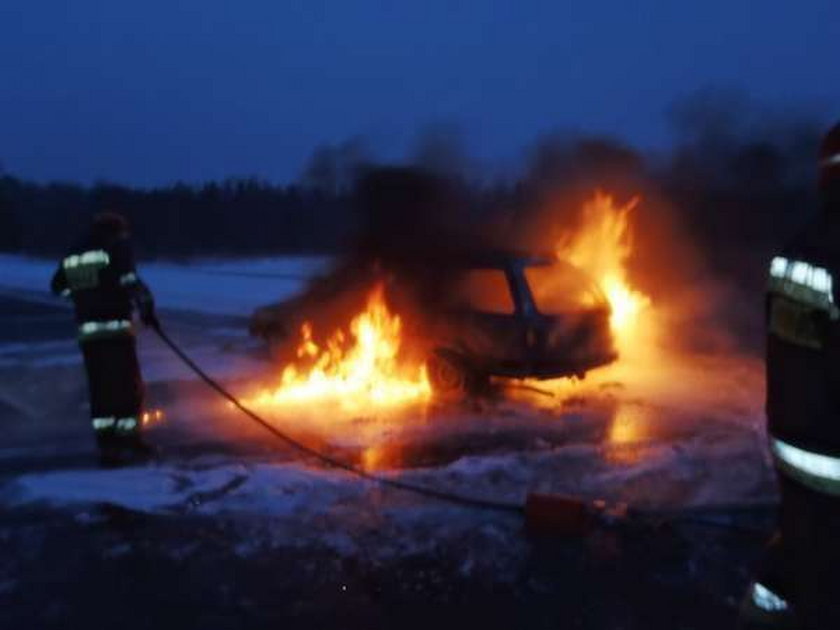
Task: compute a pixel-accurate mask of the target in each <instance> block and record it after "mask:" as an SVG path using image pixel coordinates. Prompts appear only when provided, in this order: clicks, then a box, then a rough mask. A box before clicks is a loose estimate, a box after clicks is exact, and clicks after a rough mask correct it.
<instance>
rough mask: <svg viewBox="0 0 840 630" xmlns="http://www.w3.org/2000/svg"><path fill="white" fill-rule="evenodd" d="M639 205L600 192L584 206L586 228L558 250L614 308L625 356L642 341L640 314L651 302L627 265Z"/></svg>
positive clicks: (616, 332) (614, 321) (614, 328)
mask: <svg viewBox="0 0 840 630" xmlns="http://www.w3.org/2000/svg"><path fill="white" fill-rule="evenodd" d="M638 203H639V200H638V198H636V199H633V200H631V201H630V202H628V203H627V204H625V205H623V206H619V205H616V203H615V200H614V198H613V197H612V196H611V195H607V194H604V193H602V192H597V193H596V194H595V196H594V197H593V198H592V199H591V200H590V201H589V202H587V203H586V205H584V207H583V227H582V228H581V229H580V230H579V231H578V232H576V233H575V234H574V235H572V236H571V237H570V238H566V239H565V240H564V241H562V242H561V243H560V244H559V245H558V247H557V253H558V256H559V257H560V258H563V259H565V260H568V261H569V262H571V263H572V264H574V265H575V266H577V267H579V268H581V269H583V270H584V271H586V272H587V273H589V275H590V276H592V277H593V278H594V279H595V280H596V282H598V284H599V285H600V287H601V290H602V291H603V292H604V294H605V295H606V297H607V300H608V301H609V304H610V308H611V309H612V315H611V317H610V325H611V329H612V332H613V336H614V337H615V341H616V345H617V346H618V350H619V352H620V353H622V354H623V353H626V352H628V351H629V350H631V349H632V347H633V346H634V344H636V343H637V342H638V341H639V339H638V335H639V332H640V331H639V326H640V321H641V317H640V315H641V314H642V313H643V312H644V311H645V310H646V309H647V308H648V307H649V306H650V303H651V302H650V299H649V298H648V297H647V296H646V295H644V294H642V293H640V292H639V291H637V290H635V289H634V288H633V287H632V286H631V284H630V282H629V280H628V278H627V262H628V260H629V258H630V256H631V254H632V253H633V244H632V234H631V230H630V220H629V215H630V213H631V212H632V210H633V209H634V208H635V207H636V206H637V205H638Z"/></svg>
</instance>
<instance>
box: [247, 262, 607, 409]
mask: <svg viewBox="0 0 840 630" xmlns="http://www.w3.org/2000/svg"><path fill="white" fill-rule="evenodd" d="M376 282H383V283H384V284H385V286H386V295H387V298H388V303H389V304H390V305H391V306H392V308H393V310H394V311H395V312H397V313H400V314H406V313H410V316H408V317H405V316H404V321H405V326H404V330H405V336H406V342H407V344H406V345H407V346H408V347H409V348H410V349H411V352H412V353H413V354H419V355H422V356H420V357H418V358H420V359H422V360H425V361H426V362H427V366H428V373H429V378H430V381H431V383H432V386H433V387H434V388H435V390H436V391H439V392H467V393H475V392H478V391H480V390H481V389H482V388H483V386H484V385H486V383H487V382H488V381H489V379H490V377H506V378H515V379H524V378H534V379H548V378H558V377H564V376H577V377H582V376H584V375H585V373H586V372H587V371H589V370H591V369H593V368H596V367H599V366H602V365H606V364H608V363H610V362H612V361H613V360H615V358H616V356H617V355H616V352H615V350H614V346H613V340H612V337H611V334H610V327H609V319H610V308H609V305H608V303H607V301H606V299H605V298H604V296H603V294H602V293H601V292H600V290H599V289H598V287H597V285H596V284H595V283H594V282H593V281H592V280H591V279H590V278H589V277H588V276H586V275H585V274H584V273H583V272H582V271H580V270H579V269H577V268H576V267H574V266H572V265H570V264H569V263H566V262H564V261H560V260H557V259H556V258H555V257H553V256H550V255H532V254H523V253H517V252H509V251H502V252H498V251H496V252H489V251H488V252H480V253H459V254H456V255H449V256H446V257H443V258H437V259H434V260H432V259H428V258H426V259H412V260H404V261H401V262H400V263H399V264H395V265H392V267H391V269H389V270H388V271H387V272H384V271H383V270H382V269H381V268H380V267H379V266H376V268H370V269H365V270H364V271H360V269H359V267H358V266H353V265H350V266H347V267H345V268H344V269H343V270H341V271H337V272H334V273H332V274H330V275H329V276H327V277H325V278H322V279H320V280H318V281H316V282H314V283H313V285H312V286H311V287H310V289H309V290H308V291H307V292H306V293H305V294H303V295H301V296H297V297H294V298H291V299H289V300H286V301H284V302H280V303H278V304H274V305H269V306H266V307H262V308H260V309H257V310H256V311H255V312H254V314H253V316H252V317H251V321H250V325H249V329H250V332H251V334H252V335H254V336H256V337H259V338H262V339H264V340H265V341H266V342H268V343H269V344H270V346H272V347H273V348H275V349H276V350H277V352H276V354H277V355H278V356H279V357H280V358H282V359H285V358H291V355H290V354H289V353H288V351H289V350H290V348H289V347H288V346H289V345H290V344H289V341H292V342H293V341H294V340H295V339H296V335H297V331H298V330H299V327H300V325H301V324H302V323H303V321H310V322H313V328H315V329H316V330H324V329H325V328H327V327H328V326H330V324H333V325H334V322H336V321H346V315H345V317H341V316H337V314H338V313H345V314H346V313H353V312H358V310H359V309H360V308H361V306H362V304H361V303H360V302H359V299H360V296H364V295H365V294H366V289H369V288H370V287H371V286H373V285H374V284H375V283H376Z"/></svg>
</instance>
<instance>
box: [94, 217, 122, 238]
mask: <svg viewBox="0 0 840 630" xmlns="http://www.w3.org/2000/svg"><path fill="white" fill-rule="evenodd" d="M93 231H94V233H96V234H100V235H102V236H104V237H111V238H113V237H117V236H121V235H123V234H126V233H128V220H127V219H126V218H125V217H124V216H123V215H121V214H118V213H116V212H100V213H99V214H97V215H96V216H94V217H93Z"/></svg>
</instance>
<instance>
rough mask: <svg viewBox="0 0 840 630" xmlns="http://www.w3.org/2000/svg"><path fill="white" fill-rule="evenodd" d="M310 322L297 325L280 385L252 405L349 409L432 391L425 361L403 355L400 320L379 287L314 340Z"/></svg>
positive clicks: (405, 400)
mask: <svg viewBox="0 0 840 630" xmlns="http://www.w3.org/2000/svg"><path fill="white" fill-rule="evenodd" d="M313 333H314V331H313V329H312V325H311V324H310V323H309V322H306V323H304V324H303V326H301V331H300V334H301V340H300V343H299V344H298V347H297V359H298V360H297V362H294V363H291V364H289V365H287V366H285V367H284V368H283V371H282V373H281V376H280V385H279V387H277V388H276V389H275V390H273V391H264V392H262V393H260V394H259V395H258V396H257V397H256V398H255V399H253V400H252V401H251V403H252V404H254V405H257V406H273V407H289V406H304V405H307V404H311V403H314V402H318V403H319V404H323V403H328V402H330V401H332V402H334V403H336V404H337V405H338V406H339V407H341V408H343V409H345V410H349V411H365V410H370V409H374V410H375V409H383V408H394V407H399V406H404V405H407V404H410V403H417V402H423V401H426V400H428V399H429V398H430V396H431V386H430V384H429V381H428V378H427V376H426V367H425V365H420V366H414V367H413V368H412V367H409V366H407V365H406V364H405V361H403V360H402V359H403V357H402V356H401V349H402V345H403V335H402V320H401V318H400V317H399V315H395V314H394V313H392V312H391V310H390V309H389V308H388V304H387V303H386V300H385V292H384V288H383V287H382V286H381V285H378V286H377V287H375V288H374V289H373V290H372V291H371V292H370V294H369V296H368V299H367V305H366V307H365V309H364V310H363V311H362V312H361V313H359V314H358V315H356V316H355V317H354V318H353V320H352V321H351V322H350V326H349V334H347V333H345V332H344V331H343V330H341V329H339V330H337V331H336V332H334V333H333V335H332V336H331V337H330V338H329V339H327V341H326V343H325V344H324V345H319V344H318V343H317V342H316V341H315V338H314V334H313Z"/></svg>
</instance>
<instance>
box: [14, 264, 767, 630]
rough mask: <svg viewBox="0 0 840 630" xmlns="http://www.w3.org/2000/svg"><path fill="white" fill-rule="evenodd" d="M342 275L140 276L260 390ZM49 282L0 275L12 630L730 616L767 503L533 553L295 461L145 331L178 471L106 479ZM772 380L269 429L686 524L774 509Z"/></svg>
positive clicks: (304, 267)
mask: <svg viewBox="0 0 840 630" xmlns="http://www.w3.org/2000/svg"><path fill="white" fill-rule="evenodd" d="M326 264H327V261H325V260H323V259H310V258H296V259H274V260H260V261H237V262H220V261H200V262H197V263H193V264H189V265H176V264H167V263H157V264H153V265H147V266H145V268H144V272H145V273H144V275H145V277H146V279H147V281H148V283H149V284H150V285H151V287H152V289H153V290H154V291H155V292H156V294H157V297H158V302H159V305H160V307H161V309H162V319H163V321H164V323H165V325H166V326H167V328H168V329H169V331H170V334H171V335H172V336H173V337H175V338H176V339H177V340H178V341H179V342H180V343H182V344H183V345H184V347H185V348H186V349H187V351H188V352H189V353H190V354H191V355H192V356H193V357H194V358H195V359H196V360H197V361H198V362H199V363H200V364H202V365H203V366H206V368H207V369H208V371H209V372H211V373H212V374H213V375H214V376H217V377H219V378H220V379H222V380H223V381H224V382H225V383H226V384H227V385H228V386H230V387H231V388H232V389H233V390H234V391H237V392H240V393H245V392H247V391H248V390H249V388H251V387H253V386H254V384H255V383H264V384H270V383H271V382H272V380H273V379H276V375H277V368H276V366H273V365H272V364H271V363H270V362H269V361H268V359H267V356H266V353H265V351H264V350H263V349H262V348H261V347H260V346H259V344H256V343H255V342H253V341H252V340H250V339H249V338H248V337H247V334H246V332H245V322H246V320H247V316H248V315H249V314H250V311H251V310H252V309H253V308H254V307H255V306H258V305H261V304H263V303H266V302H269V301H272V300H274V299H277V298H280V297H282V296H284V295H288V294H289V293H291V292H294V291H296V290H299V289H300V288H302V287H303V286H304V284H305V282H306V280H307V278H308V277H310V276H311V275H312V274H313V273H317V271H318V270H319V269H322V268H323V267H324V265H326ZM50 272H51V264H50V263H47V262H44V261H38V260H32V259H25V258H20V257H11V256H3V257H0V324H1V325H0V415H2V426H3V427H4V438H3V442H2V447H0V505H2V508H0V509H2V514H3V515H2V516H1V517H0V553H2V555H3V558H4V560H6V561H5V562H4V563H2V564H0V610H2V611H3V612H2V613H0V627H3V628H5V627H9V628H13V627H29V628H35V627H53V626H55V627H76V626H81V624H83V623H90V624H93V625H94V626H101V627H108V626H116V624H117V623H119V624H120V626H121V627H127V628H134V627H137V628H141V627H153V626H154V627H156V628H168V627H173V628H175V627H178V628H184V627H201V628H216V627H218V628H230V627H277V626H278V624H281V623H282V624H283V625H284V626H285V627H313V626H316V625H317V626H320V627H339V628H355V627H360V628H362V627H363V628H379V627H383V628H385V627H394V626H395V625H396V624H398V623H399V624H400V626H401V627H421V626H422V627H427V626H428V625H429V624H430V623H435V624H438V625H441V624H443V625H444V627H448V626H449V625H450V624H451V625H452V626H455V625H463V624H465V623H469V624H470V625H471V626H472V625H474V624H475V625H478V624H481V625H483V626H485V627H493V628H495V627H500V628H501V627H505V628H510V627H522V628H556V627H570V628H640V629H641V628H645V629H657V628H663V629H664V628H668V630H673V629H674V628H706V627H711V626H712V625H713V624H715V625H717V626H719V627H725V626H722V625H721V624H731V623H732V620H733V619H734V614H735V610H736V607H737V600H738V598H739V597H740V595H741V591H742V589H743V588H744V587H745V585H746V582H747V580H748V577H749V573H750V569H751V568H752V565H753V563H754V562H755V560H756V558H757V557H758V556H759V554H760V549H761V546H762V544H763V542H764V537H765V536H766V534H767V533H768V532H769V527H770V525H771V522H772V508H771V507H770V508H763V509H762V508H760V507H759V508H756V509H754V510H751V511H748V512H746V513H742V512H741V511H737V514H736V511H734V510H731V509H719V510H716V511H714V512H712V513H710V514H706V515H704V519H705V520H711V521H714V523H717V524H723V525H727V524H728V525H732V524H734V525H737V528H732V527H718V526H710V525H709V524H708V523H706V524H702V523H697V522H696V519H695V522H685V523H683V522H681V523H676V524H674V523H668V522H665V523H662V524H659V525H658V526H657V525H645V526H640V525H634V526H627V527H623V526H618V527H614V528H608V529H600V530H597V531H594V532H592V533H591V534H589V535H587V536H585V537H583V538H578V539H573V540H533V539H529V538H528V537H526V536H525V535H524V533H523V527H522V523H521V522H520V521H519V520H518V518H517V517H515V516H505V515H499V514H495V513H487V512H476V511H470V510H465V509H463V508H459V507H455V506H449V505H445V504H440V503H438V502H435V501H432V500H428V499H423V498H418V497H416V496H414V495H410V494H406V493H403V492H399V491H396V490H390V489H382V488H380V487H377V486H375V485H373V484H371V482H368V481H362V480H359V479H356V478H353V477H350V476H348V475H346V474H344V473H339V472H336V471H333V470H326V469H324V468H322V467H319V466H317V465H316V463H315V462H312V461H307V460H305V459H301V458H300V457H299V456H298V455H297V454H296V453H294V452H292V451H290V450H289V449H287V448H285V447H283V446H282V445H279V444H277V443H276V442H275V441H273V439H272V438H271V436H269V435H267V434H266V433H264V431H263V430H262V429H260V428H259V427H254V426H251V425H249V423H248V421H247V420H245V419H243V418H241V417H239V416H238V415H237V413H236V412H235V410H233V409H230V408H229V407H228V406H227V405H225V404H224V403H223V402H222V401H220V400H219V399H217V398H215V397H214V394H213V393H212V392H210V391H208V390H207V389H206V388H205V387H204V386H203V385H202V384H201V383H200V382H198V381H197V380H196V378H195V377H194V376H193V375H192V374H190V373H189V372H188V371H187V370H186V368H184V367H183V366H182V365H181V364H180V363H179V362H178V361H177V359H176V358H175V357H174V356H173V355H172V354H171V353H170V352H169V351H168V350H167V349H166V348H165V347H164V346H163V345H162V344H161V343H160V341H159V340H157V339H156V338H155V337H153V336H152V335H150V334H148V333H142V334H141V335H140V347H141V354H142V362H143V366H144V372H145V375H146V378H147V380H148V381H149V392H148V395H149V403H150V405H151V406H154V407H160V408H163V409H165V410H166V414H167V417H166V419H165V421H163V422H161V423H159V424H157V425H154V426H153V427H152V428H151V429H150V434H151V435H150V437H151V439H152V441H154V442H156V443H158V444H160V445H161V446H162V449H163V455H162V457H161V459H160V461H158V462H156V463H154V464H151V465H148V466H143V467H134V468H126V469H121V470H115V471H103V470H99V469H97V468H96V467H95V465H94V461H95V458H94V450H93V444H92V439H91V436H90V434H89V430H88V426H87V420H86V408H85V405H86V391H85V383H84V378H83V373H82V370H81V364H80V359H79V357H78V352H77V349H76V347H75V344H74V342H73V337H72V336H73V324H72V321H71V315H70V312H69V310H68V307H67V305H65V304H63V303H62V302H60V301H58V300H55V299H53V298H52V297H50V296H49V295H48V294H47V292H46V287H47V284H48V281H49V275H50ZM759 368H760V366H759V365H758V363H757V362H755V361H749V360H746V359H744V360H738V361H735V362H732V361H731V360H729V359H724V358H716V357H697V358H696V359H692V360H690V361H688V362H687V363H686V364H685V365H684V366H682V367H681V369H680V371H679V372H678V373H675V374H674V375H673V380H674V381H675V382H674V386H673V387H672V388H669V389H668V391H659V390H653V389H652V390H648V389H645V388H637V389H634V388H632V387H628V385H627V384H626V383H621V382H615V383H608V384H604V385H603V386H602V387H598V388H593V389H590V390H587V391H586V392H585V393H584V394H575V395H569V396H566V397H559V398H557V399H550V400H542V401H540V402H539V404H537V405H535V404H534V403H533V401H526V400H522V396H521V395H516V396H500V397H499V398H498V399H496V400H492V401H486V402H483V403H481V404H478V405H470V406H463V407H462V406H457V407H452V406H448V407H436V408H432V409H426V410H418V411H416V412H414V413H412V414H408V416H406V417H401V418H397V419H394V418H384V417H379V418H377V417H372V418H368V417H362V418H334V417H329V418H325V417H303V416H297V417H288V416H286V417H284V416H283V415H276V416H273V417H272V420H273V421H275V422H276V423H277V424H278V426H282V427H283V428H287V429H289V430H290V431H291V432H292V433H295V434H296V435H300V436H303V437H305V438H306V439H307V440H308V441H309V442H310V443H314V444H317V446H318V447H319V448H321V449H323V450H324V451H326V452H329V453H330V454H331V455H334V456H337V457H342V458H345V459H346V460H348V461H353V462H359V463H365V462H366V461H369V458H370V457H375V456H376V454H377V453H378V452H379V450H380V449H383V448H385V447H386V446H387V450H388V452H389V453H397V454H398V457H396V458H395V459H394V461H393V463H392V464H389V461H388V460H386V461H384V462H381V464H382V467H383V468H384V470H383V474H385V475H389V476H393V477H395V478H398V479H402V480H407V481H411V482H414V483H417V484H423V485H428V486H432V487H435V488H438V489H446V490H452V491H455V492H458V493H460V494H467V495H471V496H477V497H482V498H489V499H494V500H503V501H509V502H521V501H523V500H524V497H525V496H526V494H527V493H528V492H529V491H534V490H539V491H549V490H550V491H555V492H560V493H563V494H568V495H574V496H580V497H584V498H591V499H605V500H607V501H609V502H624V503H629V504H631V505H634V506H639V507H650V508H661V509H669V510H671V509H673V510H679V509H683V508H693V509H696V508H698V507H702V506H712V505H729V506H737V505H758V506H761V505H772V502H773V500H774V490H773V477H772V473H771V470H770V468H769V466H768V460H767V457H766V451H765V446H764V437H763V433H762V415H761V399H762V391H761V378H760V374H761V372H760V369H759ZM710 374H719V375H720V376H719V377H716V378H710V377H709V375H710ZM537 397H538V398H539V396H538V395H537ZM745 514H746V515H745ZM126 611H129V612H126ZM4 617H5V619H4ZM103 619H104V620H105V621H103Z"/></svg>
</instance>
